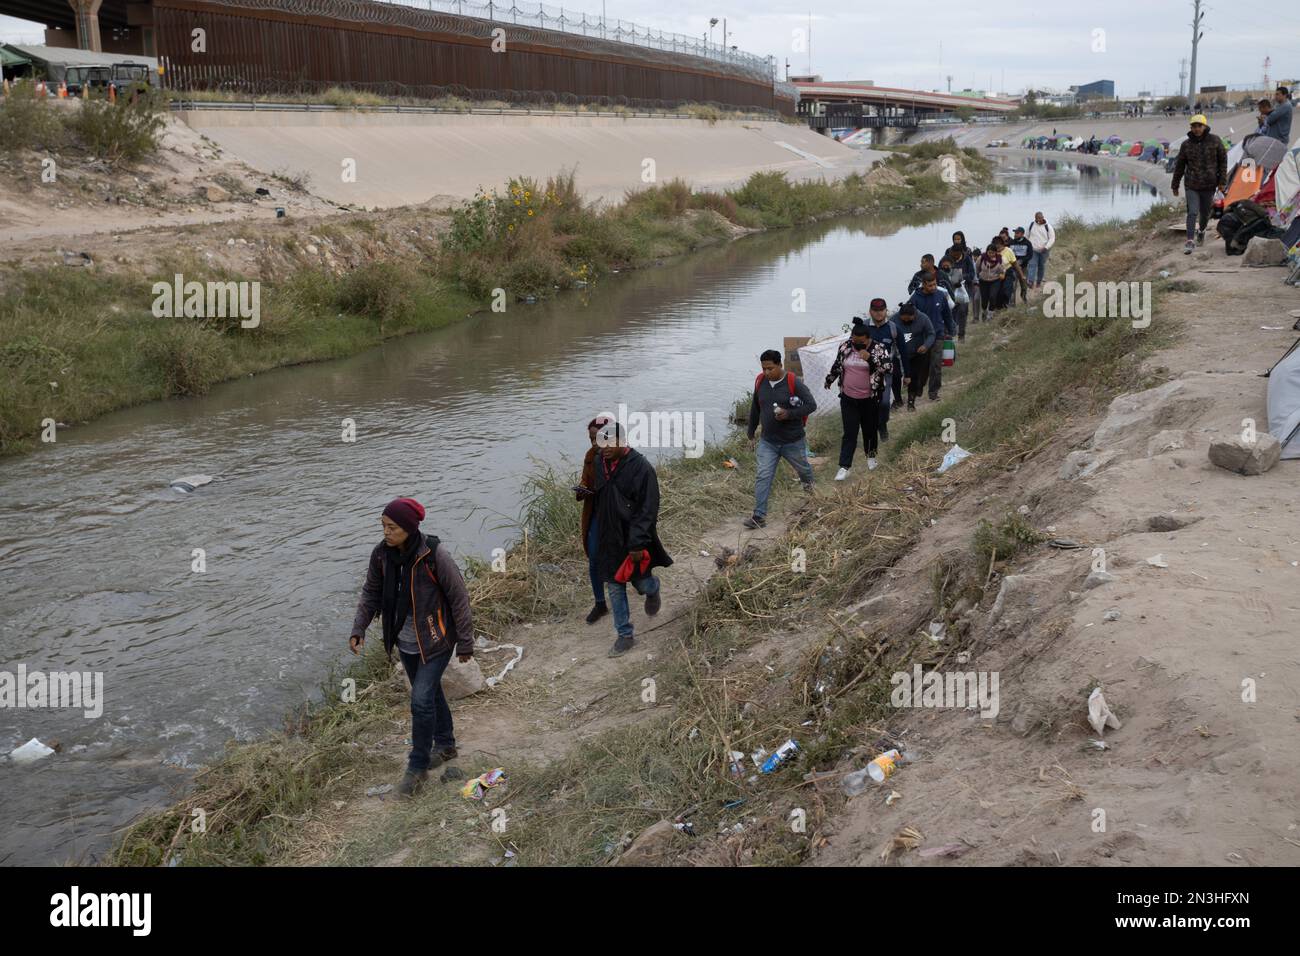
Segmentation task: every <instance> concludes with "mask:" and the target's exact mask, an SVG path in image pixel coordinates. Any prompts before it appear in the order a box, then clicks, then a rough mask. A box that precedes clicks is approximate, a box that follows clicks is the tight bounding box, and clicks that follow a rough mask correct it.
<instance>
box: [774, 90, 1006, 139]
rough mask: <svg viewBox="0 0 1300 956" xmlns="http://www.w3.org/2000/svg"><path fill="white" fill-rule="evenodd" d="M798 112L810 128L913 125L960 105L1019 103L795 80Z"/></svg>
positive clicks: (995, 107) (995, 109)
mask: <svg viewBox="0 0 1300 956" xmlns="http://www.w3.org/2000/svg"><path fill="white" fill-rule="evenodd" d="M794 86H795V88H796V89H797V90H798V91H799V106H798V114H799V115H800V116H802V117H804V118H805V119H806V120H807V121H808V125H809V126H810V127H812V128H813V129H818V130H826V129H849V128H852V129H879V128H883V127H894V128H903V129H907V128H914V127H915V126H917V124H918V123H919V121H920V120H922V119H925V118H927V117H933V116H939V115H941V114H944V113H954V112H956V111H957V110H959V109H968V110H972V111H973V112H975V113H977V114H984V115H986V116H995V115H999V114H1006V113H1011V112H1012V111H1013V110H1015V109H1016V107H1017V106H1018V105H1019V104H1018V103H1015V102H1013V101H1011V100H1001V99H989V98H984V97H972V96H959V95H957V94H953V93H930V92H926V91H924V90H905V89H899V88H897V87H890V86H876V85H874V84H871V83H861V82H851V81H845V82H824V81H821V80H818V81H815V82H814V81H803V80H795V81H794Z"/></svg>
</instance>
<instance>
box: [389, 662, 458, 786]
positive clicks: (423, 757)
mask: <svg viewBox="0 0 1300 956" xmlns="http://www.w3.org/2000/svg"><path fill="white" fill-rule="evenodd" d="M398 653H400V654H401V655H402V666H403V667H405V668H406V676H407V677H409V678H410V679H411V755H410V757H408V758H407V762H406V768H407V769H408V770H413V771H416V772H417V773H418V772H419V771H421V770H428V769H429V758H430V755H431V753H432V751H433V747H434V745H435V744H436V745H437V747H438V749H439V750H446V749H447V748H448V747H454V746H456V736H455V734H454V733H453V732H452V726H451V708H450V707H448V706H447V698H446V697H444V696H443V693H442V672H443V671H445V670H446V669H447V665H448V664H450V663H451V653H452V652H451V651H448V652H447V653H446V654H439V655H438V656H437V657H431V658H429V659H428V660H426V661H424V663H421V662H420V655H419V654H407V653H406V652H405V651H399V652H398Z"/></svg>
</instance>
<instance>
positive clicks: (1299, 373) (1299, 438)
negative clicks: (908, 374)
mask: <svg viewBox="0 0 1300 956" xmlns="http://www.w3.org/2000/svg"><path fill="white" fill-rule="evenodd" d="M1296 346H1300V339H1296V340H1295V342H1293V343H1292V344H1291V347H1290V348H1289V349H1287V350H1286V353H1285V354H1284V355H1283V356H1282V357H1281V358H1280V359H1278V360H1277V364H1276V365H1274V366H1273V367H1272V368H1271V369H1269V370H1268V433H1269V434H1270V435H1272V436H1273V437H1274V438H1276V439H1277V440H1278V441H1280V442H1281V443H1282V458H1283V459H1284V460H1286V459H1296V458H1300V348H1297V347H1296ZM801 351H802V350H801ZM818 407H819V408H820V407H821V406H820V405H819V406H818Z"/></svg>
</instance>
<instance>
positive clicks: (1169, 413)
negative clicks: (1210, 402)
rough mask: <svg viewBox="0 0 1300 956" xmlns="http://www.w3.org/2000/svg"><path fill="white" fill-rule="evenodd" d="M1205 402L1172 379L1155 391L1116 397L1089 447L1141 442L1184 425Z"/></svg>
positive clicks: (1180, 382)
mask: <svg viewBox="0 0 1300 956" xmlns="http://www.w3.org/2000/svg"><path fill="white" fill-rule="evenodd" d="M1204 404H1205V399H1204V398H1202V397H1200V396H1197V395H1195V394H1193V392H1192V389H1191V388H1190V387H1189V386H1188V385H1187V383H1186V382H1183V381H1181V380H1177V379H1175V380H1174V381H1172V382H1165V383H1164V384H1163V385H1159V386H1157V387H1155V388H1148V389H1146V390H1145V391H1141V392H1132V393H1129V394H1127V395H1120V396H1118V397H1117V398H1116V399H1115V400H1114V401H1112V402H1111V403H1110V408H1109V409H1107V412H1106V418H1105V419H1104V420H1103V421H1102V423H1101V424H1100V425H1098V426H1097V430H1096V432H1094V433H1093V436H1092V447H1093V448H1096V449H1100V448H1106V447H1108V446H1112V445H1121V444H1124V443H1126V442H1129V441H1135V440H1138V439H1141V440H1143V441H1145V440H1147V439H1149V438H1151V437H1153V436H1154V435H1155V434H1156V433H1157V432H1159V431H1161V430H1163V429H1165V428H1166V427H1167V426H1170V425H1174V426H1176V425H1180V424H1184V423H1185V422H1186V420H1187V419H1189V418H1191V417H1192V416H1193V415H1194V414H1195V413H1196V412H1197V411H1198V410H1199V409H1200V407H1201V406H1203V405H1204Z"/></svg>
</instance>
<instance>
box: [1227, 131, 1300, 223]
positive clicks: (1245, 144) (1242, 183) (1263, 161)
mask: <svg viewBox="0 0 1300 956" xmlns="http://www.w3.org/2000/svg"><path fill="white" fill-rule="evenodd" d="M1234 154H1235V155H1236V156H1237V157H1238V160H1237V162H1236V163H1235V164H1234V165H1232V166H1230V167H1229V171H1228V188H1227V190H1226V192H1225V193H1224V196H1223V203H1222V206H1221V207H1220V208H1223V209H1227V208H1228V207H1229V206H1231V205H1232V204H1233V203H1234V202H1237V201H1239V200H1242V199H1253V200H1255V202H1257V203H1259V204H1260V205H1261V206H1268V205H1271V204H1272V203H1273V202H1274V198H1275V196H1276V190H1277V187H1276V184H1275V183H1274V182H1273V180H1274V172H1275V170H1276V169H1277V168H1278V166H1279V164H1280V163H1281V162H1282V160H1283V159H1284V158H1286V155H1287V148H1286V144H1285V143H1283V142H1281V141H1280V140H1276V139H1273V138H1272V137H1270V136H1260V135H1258V134H1255V133H1252V134H1251V135H1250V136H1247V137H1246V138H1245V139H1243V140H1242V141H1241V142H1240V143H1239V144H1238V145H1236V146H1234V147H1233V148H1232V149H1231V150H1230V151H1229V154H1228V156H1229V161H1231V158H1232V156H1233V155H1234ZM1217 205H1219V204H1217V203H1216V206H1217ZM1274 225H1284V224H1283V223H1274Z"/></svg>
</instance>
